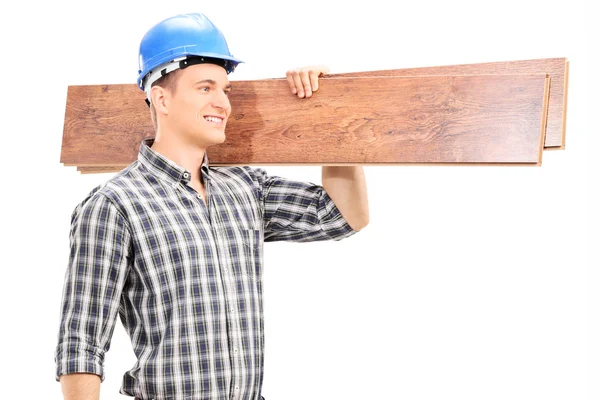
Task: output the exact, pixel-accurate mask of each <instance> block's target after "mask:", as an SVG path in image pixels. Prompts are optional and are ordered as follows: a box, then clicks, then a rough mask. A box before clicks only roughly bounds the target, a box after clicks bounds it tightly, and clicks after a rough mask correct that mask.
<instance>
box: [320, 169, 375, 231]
mask: <svg viewBox="0 0 600 400" xmlns="http://www.w3.org/2000/svg"><path fill="white" fill-rule="evenodd" d="M321 179H322V182H323V183H322V185H323V188H325V191H326V192H327V194H328V195H329V197H331V199H332V200H333V202H334V203H335V205H336V206H337V208H338V209H339V210H340V212H341V213H342V216H343V217H344V219H346V221H348V224H349V225H350V226H351V227H352V229H354V230H355V231H358V230H361V229H362V228H364V227H365V226H367V224H368V223H369V203H368V199H367V182H366V179H365V172H364V170H363V167H361V166H323V167H322V178H321Z"/></svg>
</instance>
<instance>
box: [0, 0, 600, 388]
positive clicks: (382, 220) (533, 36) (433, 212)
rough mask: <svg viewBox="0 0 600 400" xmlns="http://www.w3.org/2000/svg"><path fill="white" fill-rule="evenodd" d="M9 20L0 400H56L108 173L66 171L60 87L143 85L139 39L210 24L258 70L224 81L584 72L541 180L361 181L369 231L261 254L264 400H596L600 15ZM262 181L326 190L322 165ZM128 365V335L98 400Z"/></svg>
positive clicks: (372, 7) (149, 10) (379, 174)
mask: <svg viewBox="0 0 600 400" xmlns="http://www.w3.org/2000/svg"><path fill="white" fill-rule="evenodd" d="M9 4H10V6H7V5H5V6H2V8H3V9H2V10H0V11H1V12H0V15H1V16H0V19H1V20H2V23H1V24H0V30H1V38H2V39H1V40H2V48H1V49H0V54H1V57H2V64H1V65H2V81H1V83H0V88H1V96H0V99H1V100H0V101H1V106H2V114H1V115H2V119H1V121H2V142H1V146H2V147H1V149H2V157H1V158H0V160H1V162H2V169H1V173H2V189H1V190H2V196H1V201H2V222H1V223H0V226H1V232H2V249H1V257H2V258H1V265H2V278H1V280H0V285H1V286H0V289H1V290H0V300H1V303H0V304H1V307H2V308H1V311H2V314H1V315H2V317H1V318H2V322H1V328H0V335H1V338H0V345H1V349H2V350H1V353H0V354H1V357H2V358H1V360H0V369H1V371H0V372H1V373H0V381H1V385H0V391H1V394H0V398H3V399H4V398H6V399H33V398H39V399H42V398H43V399H61V398H62V395H61V389H60V384H59V383H57V382H55V380H54V371H55V366H54V359H53V356H54V355H53V353H54V347H55V345H56V334H57V330H58V317H59V306H60V297H61V290H62V283H63V277H64V272H65V268H66V264H67V260H68V253H69V242H68V231H69V223H70V215H71V212H72V211H73V209H74V207H75V206H76V205H77V203H79V202H80V201H81V200H82V199H83V198H84V196H85V195H86V194H87V193H88V192H89V191H90V190H92V189H93V188H94V187H95V186H96V185H98V184H100V183H102V182H104V181H105V180H107V179H109V178H110V177H111V176H112V174H98V175H81V174H79V173H78V172H76V170H75V167H65V166H62V165H61V164H60V163H59V159H60V148H61V140H62V130H63V121H64V112H65V101H66V94H67V86H68V85H79V84H116V83H134V82H135V78H136V73H137V69H138V65H137V51H138V46H139V41H140V39H141V37H142V36H143V34H144V33H145V32H146V30H147V29H149V28H150V27H151V26H152V25H154V24H155V23H156V22H158V21H160V20H161V19H164V18H166V17H168V16H171V15H174V14H176V13H180V12H196V11H200V12H204V13H205V14H206V15H207V16H208V17H209V18H211V19H212V20H213V22H215V23H216V24H217V26H218V27H219V28H220V29H221V30H222V31H223V32H224V33H225V35H226V37H227V39H228V42H229V46H230V49H231V51H232V52H233V54H234V55H235V56H237V57H239V58H241V59H243V60H244V61H245V62H246V63H245V64H242V65H240V67H239V68H238V70H237V71H236V72H235V73H234V74H233V75H232V76H231V79H232V80H239V79H258V78H271V77H283V76H284V74H285V71H286V70H287V69H290V68H294V67H300V66H305V65H312V64H325V65H327V66H329V68H330V71H331V72H350V71H364V70H375V69H388V68H409V67H421V66H435V65H447V64H462V63H476V62H489V61H508V60H518V59H531V58H546V57H568V58H569V60H570V61H571V74H570V85H569V105H568V124H567V148H566V150H565V151H552V152H550V151H546V152H544V158H543V166H542V167H539V168H536V167H517V168H512V167H432V166H420V167H406V166H391V167H382V166H371V167H369V166H367V167H365V173H366V176H367V184H368V193H369V203H370V215H371V222H370V224H369V226H368V227H367V228H365V229H364V230H363V231H362V232H360V233H358V234H356V235H355V236H353V237H351V238H349V239H347V240H343V241H340V242H323V243H303V244H298V243H296V244H294V243H267V244H265V252H266V254H265V276H264V279H265V284H264V292H265V328H266V346H267V347H266V360H265V378H264V390H263V394H264V396H265V398H266V399H267V400H295V399H302V400H305V399H309V398H310V399H317V400H325V399H383V398H386V399H419V400H420V399H423V400H424V399H435V400H439V399H461V400H467V399H473V400H480V399H486V400H489V399H512V400H516V399H527V400H530V399H544V400H551V399H561V400H562V399H586V398H589V399H592V398H594V399H597V398H599V397H600V390H599V388H598V386H597V385H598V376H599V374H600V367H599V362H598V357H599V356H600V351H599V346H598V338H599V337H600V324H599V321H598V317H597V316H598V312H599V309H598V304H599V301H600V297H599V295H598V283H600V279H599V278H600V276H599V274H598V272H597V269H593V268H592V266H593V265H592V258H594V261H595V262H597V261H598V260H597V257H596V256H595V254H593V256H594V257H592V252H591V250H592V246H591V244H592V242H595V243H598V239H599V235H598V228H597V226H598V212H597V211H596V210H593V211H594V215H592V207H591V204H592V202H593V204H594V205H597V204H598V200H600V199H599V197H598V186H597V185H598V184H597V182H598V169H599V168H598V161H597V157H598V152H597V151H596V150H597V149H598V148H599V147H600V141H599V140H598V138H597V137H594V135H596V136H597V135H598V132H597V129H594V130H593V131H592V124H591V116H592V115H598V111H597V103H592V101H594V100H595V97H597V93H598V90H600V89H598V85H597V81H598V77H597V75H596V74H594V75H592V71H594V72H595V71H597V67H598V63H597V61H598V58H597V52H598V46H597V43H598V42H597V39H596V40H592V39H591V38H589V35H590V34H591V26H592V24H594V25H597V20H598V18H597V14H593V13H592V11H591V9H587V10H585V4H584V2H583V1H579V0H571V1H569V2H566V3H564V2H557V1H537V0H535V1H530V0H518V1H516V0H505V1H502V2H495V3H489V2H481V1H469V0H454V1H441V0H440V1H416V0H415V1H404V2H390V1H381V0H370V1H368V2H357V3H355V4H356V5H349V3H348V2H342V1H339V2H328V1H323V0H321V1H305V2H284V1H278V2H275V1H273V2H266V1H247V2H242V1H239V2H238V1H211V2H202V1H161V2H151V1H144V2H142V1H102V2H65V1H52V2H23V3H22V4H21V5H19V6H16V5H15V4H16V2H10V3H9ZM590 4H591V2H590ZM15 7H18V9H16V8H15ZM593 43H595V45H594V46H592V44H593ZM592 50H593V51H594V52H596V53H592ZM592 62H594V64H592ZM593 66H595V68H593ZM592 85H596V86H595V88H596V90H595V91H592V88H593V87H592ZM316 95H317V96H318V93H317V94H316ZM593 126H594V128H596V125H593ZM266 169H267V171H268V172H269V173H270V174H273V175H280V176H286V177H288V178H291V179H298V180H306V181H311V182H315V183H320V182H321V181H320V177H321V175H320V174H321V169H320V167H317V166H307V167H301V168H299V167H281V166H280V167H269V166H267V167H266ZM596 208H597V206H596ZM592 218H595V221H594V220H593V219H592ZM588 223H589V226H588ZM588 229H589V230H588ZM592 239H593V240H592ZM588 240H589V242H588ZM596 247H598V246H596ZM588 356H590V357H589V359H588ZM133 363H134V355H133V351H132V349H131V344H130V342H129V338H128V337H127V335H126V333H125V331H124V330H123V328H122V326H121V323H120V321H117V328H116V329H115V333H114V336H113V341H112V346H111V350H110V351H109V352H108V353H107V356H106V362H105V368H106V374H107V378H106V380H105V382H104V383H103V384H102V394H101V398H102V399H124V398H125V397H124V396H121V395H119V394H118V390H119V387H120V384H121V377H122V375H123V373H124V372H125V371H126V370H127V369H129V368H130V367H131V366H132V365H133ZM588 375H589V378H590V379H589V381H588Z"/></svg>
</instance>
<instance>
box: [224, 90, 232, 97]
mask: <svg viewBox="0 0 600 400" xmlns="http://www.w3.org/2000/svg"><path fill="white" fill-rule="evenodd" d="M223 93H225V96H229V95H230V94H231V89H226V90H223Z"/></svg>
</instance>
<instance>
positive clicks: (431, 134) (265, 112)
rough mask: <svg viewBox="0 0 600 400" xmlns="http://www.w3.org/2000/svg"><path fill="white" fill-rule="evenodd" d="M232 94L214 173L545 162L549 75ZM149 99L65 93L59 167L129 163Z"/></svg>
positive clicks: (266, 88)
mask: <svg viewBox="0 0 600 400" xmlns="http://www.w3.org/2000/svg"><path fill="white" fill-rule="evenodd" d="M233 84H234V93H235V96H233V95H232V96H231V102H232V109H233V112H232V115H231V116H230V119H229V122H228V125H227V129H226V136H227V139H226V140H225V142H224V143H222V144H220V145H216V146H211V147H209V149H208V150H207V152H208V156H209V160H210V163H211V165H213V166H215V165H253V164H256V165H266V164H274V165H307V164H314V165H347V164H360V165H364V164H378V165H380V164H388V165H389V164H421V163H426V164H430V163H436V164H440V163H442V164H444V163H450V164H456V163H459V164H489V163H492V164H536V165H539V164H540V163H541V155H542V149H543V132H544V121H545V118H546V109H547V105H548V103H547V101H548V90H549V79H548V77H547V76H546V74H534V75H471V76H419V77H379V78H360V77H354V78H343V77H339V78H335V77H332V78H328V82H327V84H323V85H321V87H320V89H319V92H318V93H317V94H316V95H315V96H314V97H312V98H310V99H298V98H297V97H296V96H294V95H292V94H291V93H290V92H289V88H288V85H287V81H286V80H285V79H276V80H260V81H237V82H234V83H233ZM143 96H144V94H143V93H142V92H141V91H140V90H139V89H137V87H136V86H135V85H98V86H70V87H69V91H68V100H67V111H66V117H65V131H64V135H63V149H62V154H61V162H62V163H64V164H65V165H76V166H78V167H80V168H83V169H81V170H82V172H94V170H93V169H90V170H86V169H85V167H94V168H98V167H106V168H112V169H113V170H115V169H117V170H118V169H120V168H122V167H123V166H126V165H128V164H129V163H131V162H132V161H134V160H135V159H136V158H137V154H138V151H139V146H140V142H141V140H142V139H143V138H144V137H148V136H152V126H151V121H150V118H149V114H148V109H147V106H146V105H145V103H144V101H143V98H144V97H143ZM95 171H96V172H99V171H101V170H99V169H96V170H95Z"/></svg>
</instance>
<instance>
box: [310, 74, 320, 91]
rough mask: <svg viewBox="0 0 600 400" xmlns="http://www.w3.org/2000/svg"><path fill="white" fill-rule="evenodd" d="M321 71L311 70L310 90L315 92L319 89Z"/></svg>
mask: <svg viewBox="0 0 600 400" xmlns="http://www.w3.org/2000/svg"><path fill="white" fill-rule="evenodd" d="M320 74H321V73H320V72H319V71H312V72H311V73H310V85H311V86H312V91H313V92H316V91H317V90H319V75H320Z"/></svg>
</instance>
